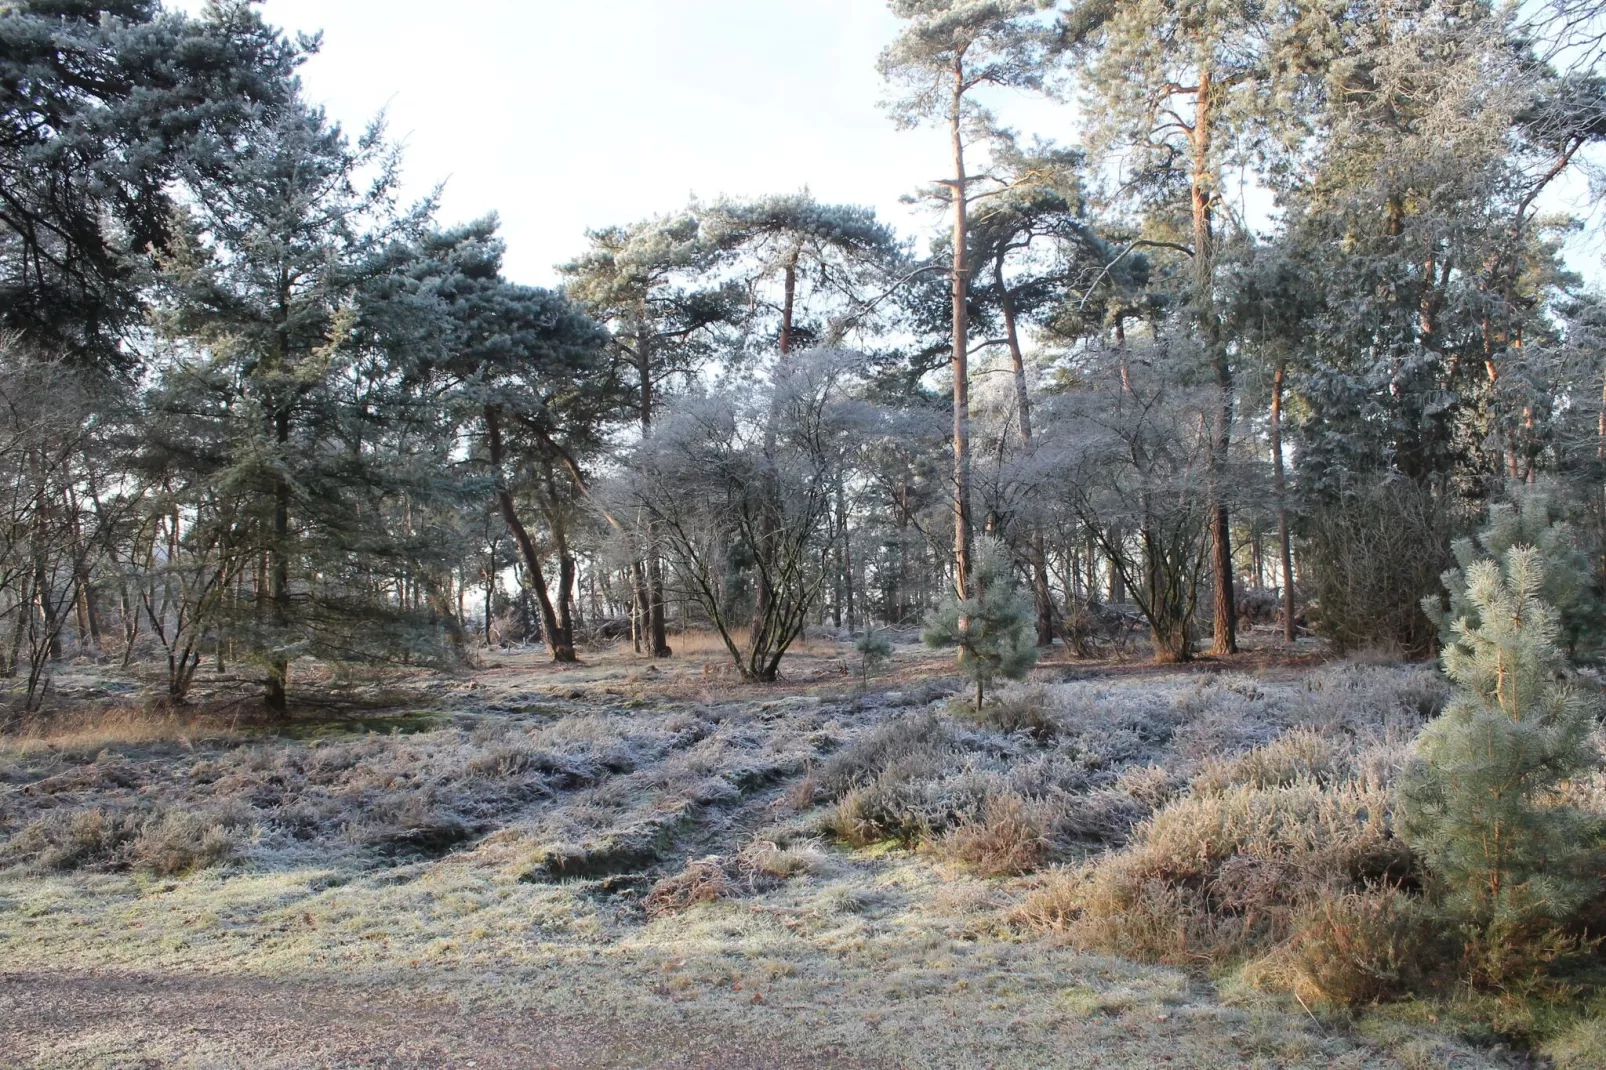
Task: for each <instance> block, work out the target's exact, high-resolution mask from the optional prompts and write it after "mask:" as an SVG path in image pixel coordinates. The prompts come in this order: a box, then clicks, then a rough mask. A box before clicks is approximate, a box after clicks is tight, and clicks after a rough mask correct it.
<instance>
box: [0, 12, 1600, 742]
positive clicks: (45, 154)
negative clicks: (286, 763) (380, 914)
mask: <svg viewBox="0 0 1606 1070" xmlns="http://www.w3.org/2000/svg"><path fill="white" fill-rule="evenodd" d="M892 8H893V10H894V12H895V13H896V14H897V15H898V16H899V17H900V18H902V19H903V20H904V23H905V29H904V32H903V33H902V35H901V36H900V37H899V38H898V39H897V40H896V41H895V42H893V43H892V44H891V46H890V47H889V48H888V49H887V50H886V52H885V53H884V55H883V57H882V70H883V73H884V74H885V76H886V78H887V81H888V85H889V91H890V93H891V97H890V99H889V107H890V110H891V111H892V114H893V117H894V118H895V119H896V120H897V121H899V122H902V123H906V124H909V125H928V126H930V127H931V128H932V133H931V134H930V136H932V137H939V136H941V137H946V138H947V139H948V141H949V144H950V145H951V147H952V162H953V172H952V176H951V177H950V178H949V179H948V180H946V181H944V182H942V183H939V184H937V185H935V186H934V187H932V188H930V189H926V190H922V191H919V197H921V198H923V199H925V200H927V201H929V202H930V203H931V205H932V206H933V209H934V211H940V212H941V213H942V218H943V220H944V221H943V223H942V225H941V226H940V228H939V231H940V232H939V233H936V234H934V235H933V237H932V240H931V242H930V243H929V248H928V249H926V250H924V252H919V251H917V250H916V248H915V246H914V245H913V244H912V243H910V242H908V241H905V240H903V239H900V237H899V236H898V235H897V234H896V233H895V232H894V231H893V230H892V229H891V228H890V227H889V226H887V225H886V224H885V223H883V222H881V221H878V220H877V219H876V218H875V215H874V213H873V212H871V211H869V210H867V209H864V208H859V207H854V206H847V205H831V204H823V203H820V202H818V201H816V200H815V199H813V198H812V197H811V196H809V195H808V194H807V193H800V194H785V195H778V196H772V197H764V198H758V199H754V200H743V201H719V202H715V203H694V204H692V205H690V206H688V207H687V208H686V209H684V210H682V211H678V212H675V213H671V214H669V215H665V216H662V217H655V218H652V219H648V220H643V221H639V222H636V223H632V224H628V225H617V226H608V227H604V228H603V229H598V230H594V231H591V232H590V233H589V239H588V245H587V247H586V248H585V250H584V251H583V252H581V253H580V255H578V256H576V257H575V258H574V259H573V260H571V261H569V262H567V263H565V264H563V265H562V266H561V268H560V272H561V277H562V285H561V287H560V288H559V289H558V290H543V289H536V288H531V287H527V286H521V285H517V284H515V283H512V282H510V281H508V280H507V279H505V278H504V277H503V275H502V270H501V254H502V246H501V244H500V240H499V238H498V236H497V226H496V222H495V220H494V219H487V220H481V221H477V222H474V223H470V224H467V225H463V226H449V225H446V224H444V223H443V222H442V221H441V220H440V219H439V218H438V215H437V212H436V207H435V205H434V204H433V202H431V201H428V200H426V201H424V202H422V203H417V204H407V203H403V201H402V199H401V198H400V196H399V193H398V181H399V167H400V159H399V157H398V154H397V151H396V150H395V148H394V147H393V146H392V145H391V144H390V143H389V142H388V141H387V140H386V137H385V132H384V130H383V128H382V127H379V126H375V127H373V128H371V129H368V130H365V131H363V132H362V133H361V134H360V135H359V136H355V137H354V136H352V135H350V134H348V133H347V132H345V131H343V130H341V129H340V128H339V127H338V126H337V125H335V124H334V123H332V122H331V121H330V120H329V119H328V118H327V117H326V116H325V115H324V114H323V113H322V112H321V111H320V110H318V109H317V108H315V107H313V106H312V105H310V104H309V103H308V102H307V101H306V99H305V97H304V95H303V93H302V90H301V88H300V85H299V82H298V81H297V76H296V70H297V68H298V65H299V64H300V63H301V62H302V61H303V60H304V59H305V58H306V56H307V55H308V54H309V52H310V51H311V50H313V49H315V48H316V46H317V45H316V42H315V41H313V40H305V39H300V40H291V39H288V38H286V37H285V36H284V35H282V34H281V33H279V32H278V31H276V30H274V29H272V28H271V27H269V26H267V25H265V24H264V23H263V22H262V20H261V19H260V17H259V16H258V15H257V14H256V12H255V11H254V10H253V9H252V7H251V6H250V5H248V4H245V3H239V2H235V0H225V2H218V3H214V4H212V5H210V6H209V7H208V8H207V9H206V10H205V11H204V12H203V13H202V14H200V15H198V16H195V17H187V16H181V15H177V14H173V13H171V12H165V11H163V10H162V9H161V7H160V5H159V4H157V3H155V2H152V0H123V2H120V3H106V4H100V5H96V6H93V7H91V6H85V5H79V4H68V3H60V2H44V0H41V2H23V3H16V4H10V5H6V6H5V7H4V8H3V9H0V99H3V104H0V290H3V299H0V329H3V331H4V332H5V333H4V335H3V337H0V358H3V359H0V398H3V400H4V405H3V406H0V421H3V423H4V433H3V435H0V465H3V467H4V472H5V475H6V480H5V487H6V493H7V497H6V498H5V502H4V505H5V508H4V509H3V511H0V672H3V673H4V674H5V675H6V676H7V677H8V678H11V679H13V680H15V681H16V686H15V687H14V688H13V689H12V701H13V704H14V706H15V707H16V708H18V709H28V710H32V709H34V708H37V707H38V706H39V705H40V704H41V703H42V702H43V701H44V698H45V696H46V694H47V692H48V688H49V682H50V678H51V675H52V665H54V664H56V663H57V662H58V661H60V660H61V659H65V658H71V657H75V656H90V657H108V658H122V659H124V660H125V661H131V660H134V659H144V658H149V657H156V658H159V659H161V660H162V661H164V662H165V664H166V666H167V687H166V690H167V697H168V698H169V699H170V700H172V701H174V702H182V701H184V699H185V698H186V695H187V694H188V693H189V691H190V688H191V686H192V683H193V681H194V680H195V678H196V674H197V673H198V672H200V671H201V670H202V668H203V666H206V667H208V671H211V670H214V669H215V670H216V671H217V672H219V673H235V674H236V675H237V676H238V678H240V679H245V680H250V681H256V680H261V681H263V684H262V688H263V693H264V695H265V698H266V702H267V704H268V706H269V707H270V708H272V709H275V710H283V709H285V708H286V705H287V702H288V696H289V694H290V692H291V689H292V687H293V684H294V680H293V673H292V668H293V666H294V664H295V662H296V661H297V659H299V658H302V657H314V658H318V659H322V660H325V661H329V662H336V663H338V662H362V663H376V662H402V661H406V662H419V663H422V662H439V663H446V662H451V661H453V660H459V661H460V660H462V659H465V658H468V657H471V656H472V654H471V650H472V647H473V645H474V644H476V643H482V642H497V641H506V640H517V639H531V638H536V637H539V638H540V639H541V640H542V641H544V642H545V644H546V645H547V647H548V648H549V650H550V651H551V654H552V656H553V657H554V658H556V659H558V660H560V661H565V660H573V659H574V658H575V657H576V651H577V648H578V646H579V644H581V643H582V642H583V641H584V640H586V639H587V638H590V637H602V636H606V637H623V638H627V639H629V640H630V641H632V642H634V644H635V646H636V649H637V650H638V651H640V652H642V653H643V654H646V655H651V656H664V655H667V654H669V653H670V651H671V647H672V643H673V632H674V630H675V629H676V628H677V627H680V626H683V625H686V624H688V623H691V624H697V625H712V626H713V627H715V628H716V629H717V630H718V632H719V633H720V635H721V636H722V637H723V639H724V641H725V644H726V646H727V647H728V650H729V654H730V657H731V659H732V661H733V663H734V665H735V666H736V667H737V668H738V669H739V671H740V672H741V674H742V675H743V676H744V677H746V678H750V679H755V680H769V679H774V678H775V676H776V674H777V672H778V671H779V667H780V664H781V659H782V657H783V656H784V654H785V652H786V650H787V648H788V646H789V645H790V644H791V643H792V642H794V641H795V639H796V638H797V637H798V635H799V634H800V633H801V632H802V630H803V629H804V628H805V627H806V626H809V625H813V624H818V623H829V624H830V625H831V626H833V627H837V628H843V629H849V630H860V629H863V628H865V627H866V626H867V625H874V624H888V623H890V624H912V623H915V622H918V621H920V620H921V619H923V618H925V617H926V616H927V615H928V613H930V612H931V611H932V610H934V609H936V608H938V607H939V604H940V603H944V602H945V601H946V602H947V603H948V608H949V610H950V611H951V610H952V609H953V607H954V606H956V605H960V604H963V602H964V600H965V599H967V598H968V599H972V600H973V602H974V603H975V604H977V605H980V604H982V602H983V600H984V599H985V597H986V595H987V592H986V590H984V589H983V588H984V587H985V584H986V583H987V582H990V581H988V580H986V579H978V577H985V576H992V575H995V574H996V573H997V572H998V571H999V570H998V568H997V567H996V566H995V565H994V564H987V565H986V567H982V565H981V564H979V563H973V556H975V557H977V560H978V562H979V561H980V558H981V557H986V558H988V560H989V561H991V560H992V559H993V558H995V557H997V556H998V554H1000V553H1001V554H1002V555H1003V560H1004V561H1005V562H1006V563H1007V566H1008V568H1009V569H1012V570H1013V572H1014V573H1015V574H1016V575H1017V576H1018V577H1019V579H1020V580H1021V581H1022V583H1023V586H1024V588H1025V589H1026V590H1027V591H1028V592H1029V593H1030V598H1031V603H1032V608H1033V612H1032V614H1031V615H1032V618H1033V619H1035V628H1036V638H1037V641H1038V642H1039V643H1041V644H1048V643H1052V642H1054V641H1055V640H1059V641H1062V642H1064V643H1065V644H1066V645H1067V646H1069V647H1071V648H1072V649H1074V650H1075V651H1077V652H1078V653H1081V654H1087V653H1092V652H1094V651H1096V650H1097V649H1098V648H1099V647H1100V646H1101V645H1103V644H1106V643H1108V642H1110V641H1112V637H1114V636H1117V635H1119V634H1121V633H1122V632H1123V631H1124V630H1125V629H1126V628H1127V627H1128V626H1129V624H1131V623H1132V622H1141V626H1142V627H1143V629H1144V630H1145V631H1146V633H1147V634H1148V636H1149V638H1150V640H1151V642H1152V649H1153V653H1154V655H1155V656H1156V657H1157V658H1160V659H1162V660H1186V659H1189V658H1191V657H1193V656H1194V655H1195V652H1196V650H1197V649H1198V648H1199V647H1200V646H1202V645H1203V644H1205V643H1208V644H1209V648H1210V650H1211V651H1212V652H1214V653H1217V654H1227V653H1231V652H1233V651H1234V650H1235V649H1236V646H1237V636H1236V631H1237V628H1238V627H1239V624H1240V622H1241V621H1242V620H1246V619H1247V620H1258V621H1262V622H1265V623H1272V622H1277V623H1278V625H1279V627H1280V629H1281V632H1282V634H1283V635H1284V637H1285V638H1286V639H1287V640H1292V639H1293V638H1294V637H1295V635H1296V632H1297V631H1298V630H1299V629H1300V628H1301V627H1313V628H1315V629H1316V630H1317V631H1319V632H1320V633H1322V634H1324V635H1325V636H1327V637H1328V638H1330V639H1331V640H1332V641H1334V642H1335V643H1336V644H1337V645H1339V646H1340V647H1341V648H1342V647H1359V646H1365V645H1371V644H1384V645H1390V646H1394V647H1397V648H1399V649H1402V650H1404V651H1406V652H1409V653H1425V652H1427V651H1428V650H1430V649H1432V648H1433V646H1434V644H1435V642H1436V640H1437V635H1436V630H1435V627H1434V625H1433V623H1432V621H1430V620H1429V619H1428V618H1426V617H1425V616H1423V614H1422V613H1421V612H1420V610H1419V608H1418V606H1417V601H1418V598H1419V597H1420V596H1421V595H1422V594H1423V593H1425V592H1427V591H1429V590H1430V589H1431V587H1432V586H1433V583H1434V581H1435V578H1436V577H1437V576H1438V574H1439V572H1440V571H1441V570H1442V569H1443V568H1445V567H1447V566H1448V565H1449V563H1450V545H1451V541H1452V539H1453V537H1454V536H1456V535H1457V534H1458V533H1460V532H1461V531H1463V530H1466V529H1467V528H1468V526H1469V524H1471V523H1472V521H1473V518H1474V517H1475V516H1476V515H1477V514H1478V513H1479V512H1480V510H1481V508H1482V506H1483V504H1484V503H1485V502H1487V501H1488V500H1489V499H1491V498H1492V497H1495V496H1498V495H1499V494H1500V493H1502V492H1503V490H1504V489H1505V488H1506V487H1507V485H1509V484H1521V483H1531V482H1536V481H1539V480H1541V479H1544V480H1546V481H1549V482H1552V483H1554V484H1555V486H1556V490H1555V491H1554V492H1553V493H1554V500H1555V501H1556V502H1558V503H1560V504H1561V505H1562V506H1563V507H1564V508H1565V510H1566V511H1568V512H1569V513H1571V514H1572V516H1573V518H1574V520H1575V522H1576V523H1575V525H1574V530H1576V531H1578V532H1581V533H1582V535H1583V536H1584V537H1585V538H1586V539H1589V540H1592V541H1593V545H1595V546H1597V547H1598V546H1602V545H1606V538H1603V536H1606V493H1603V491H1602V487H1603V486H1606V384H1603V382H1602V379H1603V376H1606V356H1603V351H1602V349H1601V345H1600V339H1601V330H1602V325H1603V324H1606V309H1603V307H1602V303H1601V299H1600V297H1599V296H1598V295H1597V294H1596V293H1594V292H1593V291H1592V290H1590V289H1589V288H1587V287H1586V286H1585V285H1584V284H1583V282H1582V281H1581V280H1580V278H1579V277H1578V276H1577V275H1575V274H1574V273H1573V272H1572V271H1571V270H1570V269H1569V267H1568V264H1567V262H1566V260H1565V259H1564V257H1563V255H1562V247H1563V243H1564V241H1565V239H1566V238H1567V236H1568V235H1569V234H1571V233H1573V232H1574V231H1576V230H1577V229H1578V228H1579V227H1580V226H1581V224H1580V223H1579V222H1578V221H1577V220H1575V219H1573V218H1571V217H1568V216H1565V215H1558V214H1554V213H1551V212H1550V211H1548V210H1547V209H1546V205H1548V204H1550V203H1551V201H1552V198H1550V197H1549V194H1550V192H1551V191H1553V190H1555V189H1557V188H1560V187H1561V186H1562V185H1564V184H1566V183H1577V182H1579V181H1581V179H1580V178H1579V176H1580V175H1584V174H1586V173H1587V170H1588V164H1589V162H1590V159H1591V152H1592V150H1593V147H1594V146H1595V145H1596V143H1597V142H1599V141H1600V140H1601V139H1602V137H1606V84H1603V82H1602V81H1601V79H1600V77H1599V76H1598V75H1596V74H1595V73H1594V66H1593V61H1594V58H1595V53H1594V42H1595V41H1596V38H1595V37H1593V36H1591V35H1592V34H1593V32H1594V31H1593V26H1594V23H1593V21H1592V19H1593V17H1594V12H1593V11H1592V10H1590V9H1587V8H1586V7H1584V6H1581V5H1578V4H1574V3H1572V2H1571V0H1569V2H1568V3H1566V4H1564V5H1562V6H1560V7H1557V8H1555V9H1554V10H1548V9H1547V10H1546V11H1544V12H1538V11H1526V12H1514V11H1512V10H1508V9H1507V8H1505V7H1500V6H1495V5H1491V4H1488V3H1482V2H1461V0H1456V2H1451V0H1409V2H1406V0H1358V2H1353V3H1344V4H1330V3H1315V2H1307V0H1288V2H1284V3H1275V4H1240V3H1217V2H1203V0H1165V2H1158V3H1149V4H1142V5H1134V4H1127V3H1119V2H1115V0H1064V2H1062V3H1059V4H1057V5H1056V4H1050V3H1046V2H1044V3H1038V2H1033V0H895V2H894V3H893V4H892ZM1529 16H1531V17H1529ZM1006 93H1026V94H1049V95H1053V96H1057V97H1059V98H1061V99H1064V100H1067V101H1070V102H1075V106H1074V107H1073V106H1068V107H1067V108H1066V109H1065V112H1064V114H1065V116H1066V120H1065V128H1064V129H1063V130H1061V131H1053V132H1051V133H1054V134H1057V135H1058V136H1059V139H1060V141H1061V142H1062V143H1061V144H1054V143H1045V142H1041V141H1035V140H1034V141H1027V140H1025V139H1023V138H1021V137H1019V136H1018V135H1017V134H1016V133H1015V132H1013V131H1011V130H1008V129H1006V128H1004V127H1003V126H1002V125H1001V124H1000V123H999V122H998V121H997V120H996V118H995V116H994V112H993V111H992V110H990V108H989V104H992V103H996V102H997V100H998V99H999V94H1006ZM802 177H803V176H800V179H801V178H802ZM978 547H980V548H979V549H978ZM1593 558H1594V559H1595V560H1597V561H1600V560H1601V559H1602V558H1601V554H1600V553H1599V552H1593ZM1597 571H1598V569H1597ZM1599 579H1600V577H1599V576H1597V577H1596V582H1597V583H1598V582H1599ZM950 615H951V614H950ZM939 616H940V614H939ZM957 623H958V628H959V632H960V634H961V636H962V635H963V632H964V617H963V614H960V615H959V617H958V618H957Z"/></svg>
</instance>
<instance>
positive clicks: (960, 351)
mask: <svg viewBox="0 0 1606 1070" xmlns="http://www.w3.org/2000/svg"><path fill="white" fill-rule="evenodd" d="M953 79H954V80H953V94H952V100H951V103H950V105H949V113H948V128H949V136H950V139H951V142H952V148H953V163H954V178H953V187H952V189H953V198H954V235H953V241H954V264H953V279H952V281H953V375H954V488H953V495H954V504H953V510H954V592H955V593H956V594H957V595H958V596H959V597H960V598H961V599H965V598H968V597H970V571H971V569H970V550H971V541H972V540H971V532H970V354H969V352H968V349H969V337H968V336H969V323H968V320H967V312H968V309H967V308H966V298H967V297H968V295H969V290H970V266H969V264H968V263H967V250H966V246H967V245H968V244H969V240H970V239H969V232H970V217H969V212H968V205H967V204H966V202H965V187H966V184H967V182H966V176H965V138H964V130H963V128H962V125H961V118H962V115H963V112H962V108H963V104H964V96H965V69H964V61H963V59H958V60H955V62H954V70H953ZM960 630H961V631H963V630H964V622H963V621H961V622H960Z"/></svg>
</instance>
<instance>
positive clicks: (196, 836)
mask: <svg viewBox="0 0 1606 1070" xmlns="http://www.w3.org/2000/svg"><path fill="white" fill-rule="evenodd" d="M234 846H235V840H234V835H233V833H232V831H231V829H230V827H229V826H228V825H227V824H226V823H225V822H224V821H222V820H220V819H219V818H218V817H217V816H216V815H213V814H206V813H196V812H194V811H182V810H169V811H167V812H166V813H165V814H163V815H161V816H160V817H153V818H152V819H151V820H148V821H146V822H145V824H144V825H143V827H142V828H141V829H140V833H139V836H138V837H137V838H136V839H135V840H134V843H133V851H132V860H131V864H132V867H133V868H134V869H138V870H143V871H145V872H149V873H153V874H155V875H156V876H158V877H174V876H182V875H184V874H187V873H193V872H195V871H197V870H202V869H207V868H208V867H211V866H215V865H218V864H219V863H221V862H225V861H227V860H228V859H229V858H230V857H231V856H232V855H233V854H234Z"/></svg>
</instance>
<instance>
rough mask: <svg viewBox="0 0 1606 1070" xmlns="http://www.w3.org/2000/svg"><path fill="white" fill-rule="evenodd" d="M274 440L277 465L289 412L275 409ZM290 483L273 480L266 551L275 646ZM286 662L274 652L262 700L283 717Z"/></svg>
mask: <svg viewBox="0 0 1606 1070" xmlns="http://www.w3.org/2000/svg"><path fill="white" fill-rule="evenodd" d="M273 427H274V439H275V440H276V441H277V442H278V444H279V452H280V458H281V463H282V462H283V461H284V460H285V458H284V452H285V450H286V449H287V447H288V446H289V443H290V413H289V411H288V410H286V409H283V408H281V409H279V410H278V411H277V412H275V413H274V416H273ZM289 543H290V481H289V480H287V479H285V477H284V476H283V475H276V476H275V477H274V479H273V545H272V548H271V549H270V550H269V552H268V556H269V558H270V561H269V571H270V577H269V583H270V585H271V587H270V590H269V594H268V601H269V607H270V611H271V615H272V620H273V626H274V630H275V632H276V634H275V636H274V642H275V644H276V645H278V646H279V647H281V648H282V647H283V645H284V643H285V642H287V641H288V639H289V631H290V550H289ZM289 690H290V659H289V658H288V657H287V656H285V654H284V653H283V651H282V649H281V650H280V652H278V653H275V655H274V656H273V660H272V661H271V662H270V663H269V665H268V690H267V694H266V695H264V696H263V701H264V703H266V705H267V707H268V709H270V710H272V711H273V712H275V713H277V714H279V715H281V716H282V715H283V714H284V713H285V711H286V710H287V709H288V708H289Z"/></svg>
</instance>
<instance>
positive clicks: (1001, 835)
mask: <svg viewBox="0 0 1606 1070" xmlns="http://www.w3.org/2000/svg"><path fill="white" fill-rule="evenodd" d="M1043 810H1044V807H1043V805H1042V804H1041V803H1036V804H1034V803H1032V802H1028V801H1027V800H1026V799H1023V798H1021V797H1020V796H1019V795H1015V794H1013V793H1010V794H1002V795H994V796H991V797H990V798H988V800H987V802H986V804H985V805H984V806H983V808H982V812H981V814H980V815H979V816H976V817H967V818H965V819H964V820H962V821H960V823H959V824H958V825H956V826H955V827H954V828H952V829H950V830H948V832H946V833H945V834H943V835H942V836H941V837H940V838H938V839H937V841H936V842H935V844H934V845H933V846H934V849H935V850H936V852H937V854H938V856H939V857H942V858H945V859H947V860H949V861H952V862H956V863H959V864H960V865H963V866H965V867H966V868H967V869H969V870H971V871H972V872H974V873H976V874H977V875H979V876H983V877H1015V876H1019V875H1020V874H1023V873H1030V872H1032V871H1033V870H1034V869H1037V868H1038V867H1039V866H1041V865H1042V864H1043V860H1044V858H1045V856H1046V855H1047V852H1048V839H1047V836H1046V830H1045V825H1046V822H1045V820H1044V814H1043Z"/></svg>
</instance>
